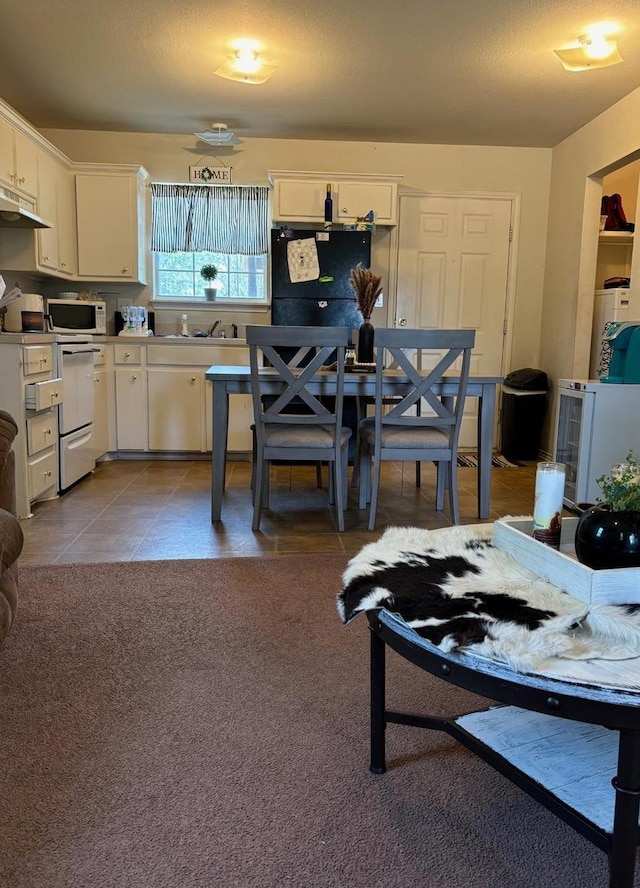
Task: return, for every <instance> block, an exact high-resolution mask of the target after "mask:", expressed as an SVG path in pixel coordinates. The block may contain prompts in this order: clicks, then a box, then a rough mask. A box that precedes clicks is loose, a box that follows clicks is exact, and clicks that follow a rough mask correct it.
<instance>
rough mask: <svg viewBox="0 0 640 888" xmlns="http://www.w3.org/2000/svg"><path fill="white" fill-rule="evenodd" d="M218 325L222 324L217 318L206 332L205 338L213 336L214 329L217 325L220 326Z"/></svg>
mask: <svg viewBox="0 0 640 888" xmlns="http://www.w3.org/2000/svg"><path fill="white" fill-rule="evenodd" d="M220 323H222V320H221V318H218V320H217V321H214V322H213V324H212V325H211V326H210V327H209V329H208V330H207V336H213V334H214V333H215V332H216V327H217V326H218V324H220Z"/></svg>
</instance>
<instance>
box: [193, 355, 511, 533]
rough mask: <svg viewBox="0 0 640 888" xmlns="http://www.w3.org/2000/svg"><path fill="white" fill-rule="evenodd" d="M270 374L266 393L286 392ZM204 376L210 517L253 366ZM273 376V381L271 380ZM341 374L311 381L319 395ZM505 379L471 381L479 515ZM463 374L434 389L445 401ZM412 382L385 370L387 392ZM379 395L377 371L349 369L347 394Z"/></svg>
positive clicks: (217, 516) (484, 507)
mask: <svg viewBox="0 0 640 888" xmlns="http://www.w3.org/2000/svg"><path fill="white" fill-rule="evenodd" d="M260 372H261V375H263V376H264V378H265V387H264V389H263V393H264V394H274V395H277V394H279V393H280V392H281V391H282V388H283V382H282V380H281V379H279V378H278V376H277V374H276V372H275V371H274V370H273V368H269V367H265V368H263V369H262V370H261V371H260ZM205 378H206V379H208V380H209V382H211V397H212V425H213V429H212V433H213V434H212V441H213V444H212V449H211V522H212V523H215V522H217V521H221V520H222V500H223V495H224V487H225V477H226V461H227V433H228V423H229V395H247V394H251V371H250V369H249V367H238V366H224V365H214V366H212V367H209V369H208V370H207V371H206V373H205ZM270 378H272V381H270ZM336 380H337V374H336V372H335V370H331V369H327V370H323V371H321V372H320V373H319V374H318V378H317V381H316V382H315V383H313V384H312V385H310V386H308V388H309V390H310V391H312V392H313V394H315V395H327V396H331V395H333V394H335V391H336ZM501 382H502V377H501V376H479V375H473V374H472V375H471V376H470V377H469V381H468V384H467V398H477V399H478V407H477V453H478V518H480V519H483V520H486V519H487V518H488V517H489V500H490V495H491V458H492V455H493V436H494V426H495V412H496V390H497V387H498V385H499V384H500V383H501ZM457 384H458V377H456V376H454V375H446V376H443V377H442V378H441V379H440V380H439V382H438V383H436V385H435V386H434V387H433V391H434V392H435V393H436V394H437V395H438V397H440V398H442V399H443V401H445V402H446V401H447V399H449V400H450V401H451V400H452V399H453V398H454V397H455V394H456V392H457ZM410 386H411V382H410V380H409V378H408V377H407V375H406V374H405V373H404V372H402V371H401V370H396V369H389V370H386V371H385V372H384V379H383V393H384V394H385V395H389V396H392V395H401V394H402V392H403V391H405V390H407V389H408V388H409V387H410ZM374 394H375V374H374V373H367V372H350V373H345V376H344V396H345V397H355V398H357V397H361V398H365V397H368V398H371V397H373V396H374Z"/></svg>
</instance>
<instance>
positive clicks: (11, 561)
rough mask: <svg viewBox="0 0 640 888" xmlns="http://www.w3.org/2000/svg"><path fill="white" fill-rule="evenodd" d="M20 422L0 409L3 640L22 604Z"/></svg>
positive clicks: (0, 633)
mask: <svg viewBox="0 0 640 888" xmlns="http://www.w3.org/2000/svg"><path fill="white" fill-rule="evenodd" d="M17 434H18V426H17V425H16V423H15V421H14V419H13V417H12V416H11V415H10V414H9V413H6V412H5V411H4V410H0V642H2V641H3V640H4V638H5V636H6V635H7V633H8V632H9V629H10V628H11V624H12V623H13V619H14V617H15V614H16V608H17V606H18V565H17V561H18V556H19V555H20V552H21V551H22V545H23V541H24V540H23V536H22V528H21V527H20V522H19V521H18V519H17V518H16V517H15V512H16V487H15V455H14V452H13V449H12V448H13V440H14V438H15V436H16V435H17Z"/></svg>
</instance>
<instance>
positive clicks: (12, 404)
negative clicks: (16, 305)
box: [0, 334, 62, 518]
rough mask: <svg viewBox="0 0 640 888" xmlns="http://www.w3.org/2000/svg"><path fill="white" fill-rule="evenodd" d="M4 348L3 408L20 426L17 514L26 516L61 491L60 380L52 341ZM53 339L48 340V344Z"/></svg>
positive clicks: (34, 339)
mask: <svg viewBox="0 0 640 888" xmlns="http://www.w3.org/2000/svg"><path fill="white" fill-rule="evenodd" d="M16 339H18V340H19V339H22V340H23V341H22V342H21V341H15V342H3V343H2V344H1V345H0V380H1V384H0V393H1V397H0V406H1V407H2V409H3V410H6V411H7V412H8V413H10V414H11V415H12V416H13V418H14V419H15V421H16V423H17V425H18V435H17V436H16V439H15V441H14V444H13V450H14V453H15V465H16V469H15V476H16V512H17V514H18V516H19V517H21V518H26V517H27V516H29V515H30V514H31V504H32V503H33V502H35V501H36V500H39V499H46V498H47V497H53V496H55V495H56V493H57V490H58V411H57V409H56V407H55V405H56V404H58V403H60V401H61V397H62V386H61V385H60V382H61V381H60V380H56V379H52V375H53V374H52V364H53V349H52V345H51V339H52V337H47V338H46V339H45V338H44V337H43V336H42V335H40V336H38V334H31V335H29V334H24V337H17V336H16ZM47 340H48V341H47Z"/></svg>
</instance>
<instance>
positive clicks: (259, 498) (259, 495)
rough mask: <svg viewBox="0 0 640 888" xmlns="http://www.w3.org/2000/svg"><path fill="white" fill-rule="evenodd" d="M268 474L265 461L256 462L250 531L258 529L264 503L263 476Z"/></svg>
mask: <svg viewBox="0 0 640 888" xmlns="http://www.w3.org/2000/svg"><path fill="white" fill-rule="evenodd" d="M265 471H266V474H267V475H268V474H269V466H268V465H267V466H266V467H265V461H264V460H263V459H258V460H256V463H255V483H254V488H253V521H252V523H251V529H252V530H253V531H256V530H259V529H260V519H261V517H262V504H263V502H264V500H263V497H264V493H265V490H264V487H265V485H264V475H265Z"/></svg>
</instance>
